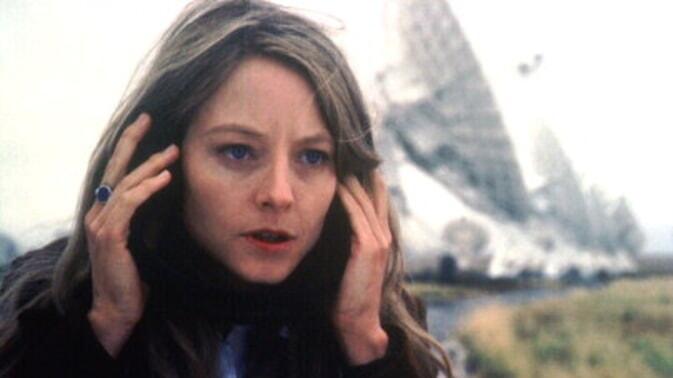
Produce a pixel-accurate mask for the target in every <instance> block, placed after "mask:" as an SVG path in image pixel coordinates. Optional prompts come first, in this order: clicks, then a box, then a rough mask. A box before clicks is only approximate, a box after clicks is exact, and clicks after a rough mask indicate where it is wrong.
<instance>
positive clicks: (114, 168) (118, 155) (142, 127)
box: [102, 113, 151, 187]
mask: <svg viewBox="0 0 673 378" xmlns="http://www.w3.org/2000/svg"><path fill="white" fill-rule="evenodd" d="M150 123H151V122H150V116H149V115H147V114H146V113H142V114H141V115H140V116H138V118H137V119H136V120H135V121H134V122H133V123H132V124H130V125H129V126H128V127H126V130H124V132H123V133H122V136H121V137H120V138H119V141H117V145H116V146H115V149H114V152H113V153H112V156H111V157H110V161H109V162H108V164H107V166H106V167H105V173H104V174H103V181H102V182H103V183H105V184H107V185H110V186H112V187H114V186H115V185H117V184H118V183H119V181H120V180H121V179H122V177H124V175H125V174H126V168H127V167H128V164H129V161H130V160H131V157H132V156H133V153H134V152H135V150H136V147H137V146H138V142H139V141H140V140H141V139H142V138H143V136H144V135H145V133H147V130H149V126H150Z"/></svg>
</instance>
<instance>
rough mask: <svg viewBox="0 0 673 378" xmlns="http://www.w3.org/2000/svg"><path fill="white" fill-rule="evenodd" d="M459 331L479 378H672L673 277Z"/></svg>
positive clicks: (490, 315)
mask: <svg viewBox="0 0 673 378" xmlns="http://www.w3.org/2000/svg"><path fill="white" fill-rule="evenodd" d="M460 332H461V333H460V339H461V340H462V342H463V344H464V345H465V346H466V348H467V349H468V350H469V353H470V358H469V360H468V365H469V366H471V367H472V368H473V369H476V372H477V375H476V376H478V377H503V378H504V377H545V378H547V377H551V378H553V377H592V378H594V377H614V378H618V377H630V378H631V377H638V378H641V377H642V378H645V377H673V278H665V279H664V278H660V279H648V280H621V281H617V282H613V283H612V284H610V285H608V286H606V287H603V288H601V289H596V290H585V289H578V290H577V291H575V292H573V293H571V294H569V295H568V296H565V297H564V298H562V299H554V300H547V301H540V302H536V303H534V304H531V305H526V306H521V307H505V306H493V307H488V308H484V309H480V310H479V311H477V312H476V313H474V314H472V315H471V316H470V317H469V318H468V319H467V320H466V321H465V323H464V324H463V327H461V331H460Z"/></svg>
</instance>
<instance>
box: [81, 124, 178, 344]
mask: <svg viewBox="0 0 673 378" xmlns="http://www.w3.org/2000/svg"><path fill="white" fill-rule="evenodd" d="M150 123H151V120H150V117H149V116H148V115H147V114H145V113H143V114H141V115H140V116H139V117H138V119H136V121H135V122H133V123H132V124H131V125H129V126H128V127H127V128H126V130H124V132H123V134H122V136H121V138H120V139H119V141H118V143H117V145H116V146H115V150H114V152H113V154H112V156H111V157H110V161H109V162H108V165H107V167H106V168H105V173H104V175H103V180H102V182H101V184H105V185H109V186H110V187H111V188H113V190H112V195H111V196H110V198H109V199H108V201H107V202H100V201H98V200H96V201H95V203H94V205H93V206H92V207H91V209H90V210H89V211H88V212H87V214H86V216H85V218H84V224H85V228H86V237H87V247H88V250H89V260H90V262H91V276H92V277H91V279H92V287H93V302H92V307H91V310H90V311H89V313H88V319H89V322H90V323H91V326H92V328H93V331H94V333H95V334H96V336H97V337H98V340H99V341H100V342H101V344H102V345H103V347H105V349H106V350H107V351H108V353H109V354H110V355H111V356H113V357H116V356H117V354H118V353H119V351H120V350H121V348H122V347H123V345H124V343H125V342H126V340H127V339H128V337H129V336H130V335H131V333H132V331H133V328H134V327H135V325H136V324H137V323H138V321H140V318H141V317H142V315H143V312H144V307H145V301H146V298H147V294H148V293H147V288H146V286H145V285H144V284H143V282H142V280H141V279H140V274H139V273H138V268H137V266H136V264H135V261H134V260H133V257H132V256H131V252H130V251H129V248H128V239H129V227H130V222H131V218H132V217H133V214H134V213H135V211H136V210H137V209H138V207H139V206H140V205H141V204H143V203H144V202H145V201H146V200H147V199H148V198H150V197H151V196H152V195H153V194H154V193H156V192H158V191H159V190H161V189H162V188H163V187H165V186H166V185H167V184H168V183H169V182H170V180H171V175H170V173H169V171H168V170H167V168H168V166H169V165H170V164H172V163H173V162H175V161H176V160H177V158H178V155H179V151H178V148H177V147H176V146H175V145H171V146H169V147H168V148H166V149H165V150H164V151H162V152H158V153H156V154H154V155H152V156H151V157H150V158H149V159H148V160H147V161H145V162H144V163H143V164H141V165H140V166H138V167H137V168H136V169H134V170H133V171H132V172H130V173H128V174H127V173H126V170H127V167H128V164H129V161H130V160H131V157H132V155H133V153H134V152H135V150H136V147H137V145H138V142H139V141H140V140H141V139H142V138H143V136H144V135H145V133H146V132H147V130H148V129H149V127H150Z"/></svg>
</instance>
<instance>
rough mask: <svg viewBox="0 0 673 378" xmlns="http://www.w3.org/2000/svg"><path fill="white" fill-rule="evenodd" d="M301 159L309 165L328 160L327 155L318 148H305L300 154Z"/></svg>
mask: <svg viewBox="0 0 673 378" xmlns="http://www.w3.org/2000/svg"><path fill="white" fill-rule="evenodd" d="M302 160H303V161H304V162H305V163H307V164H309V165H320V164H324V163H325V162H327V161H328V160H329V156H328V155H327V154H326V153H325V152H323V151H318V150H307V151H305V152H304V153H303V154H302Z"/></svg>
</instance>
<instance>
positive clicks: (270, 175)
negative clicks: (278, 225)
mask: <svg viewBox="0 0 673 378" xmlns="http://www.w3.org/2000/svg"><path fill="white" fill-rule="evenodd" d="M290 176H291V171H290V167H289V165H288V164H287V162H284V161H278V162H275V163H274V164H273V165H272V166H270V167H269V169H267V170H266V172H264V173H263V178H262V180H260V184H259V188H258V190H257V195H256V198H255V202H256V203H257V206H259V208H261V209H271V210H284V209H287V208H289V207H290V206H292V204H293V203H294V193H293V191H292V184H291V182H290V181H291V177H290Z"/></svg>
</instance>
